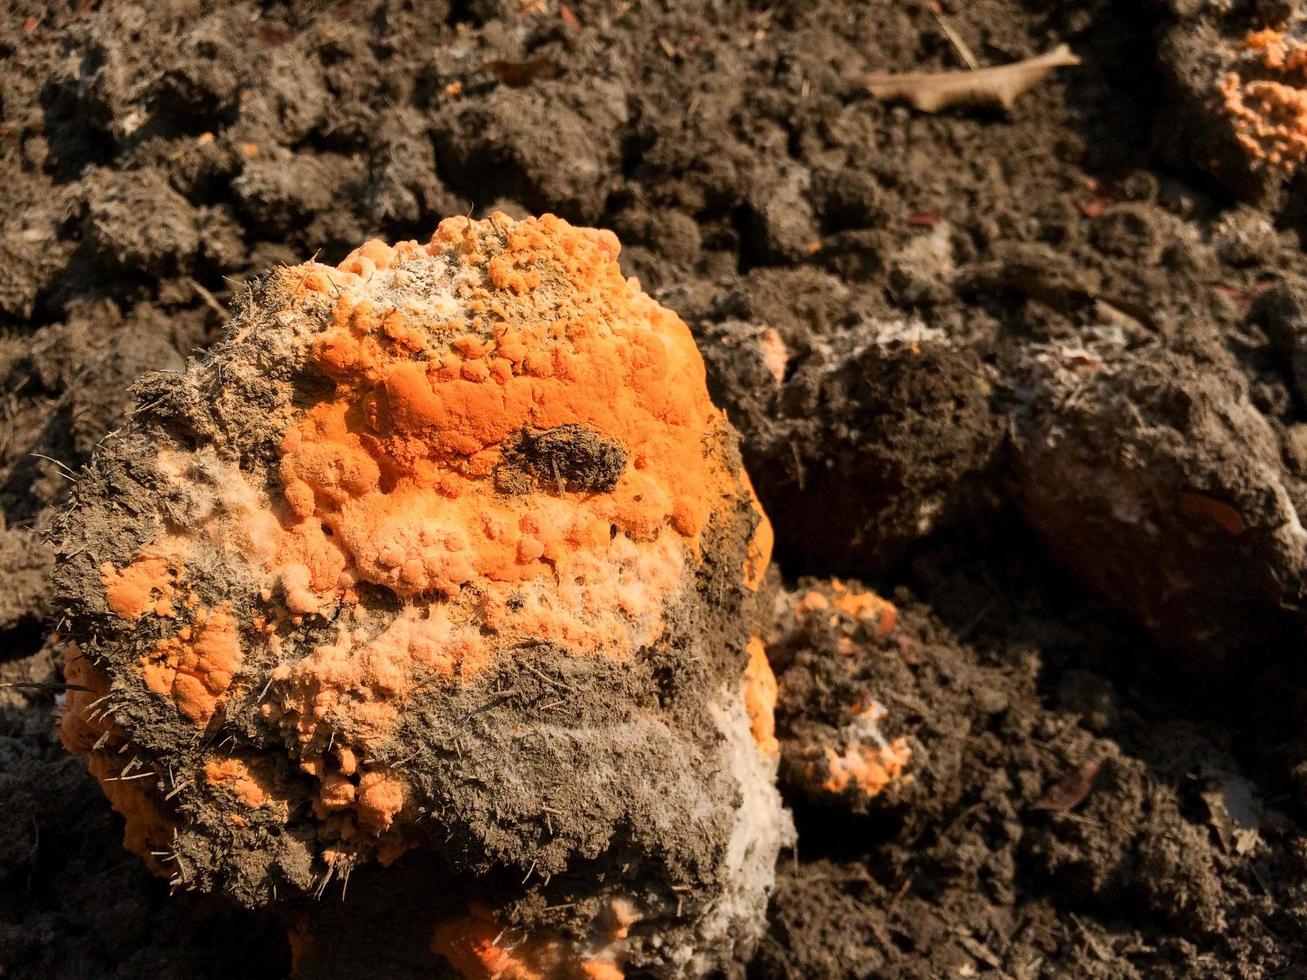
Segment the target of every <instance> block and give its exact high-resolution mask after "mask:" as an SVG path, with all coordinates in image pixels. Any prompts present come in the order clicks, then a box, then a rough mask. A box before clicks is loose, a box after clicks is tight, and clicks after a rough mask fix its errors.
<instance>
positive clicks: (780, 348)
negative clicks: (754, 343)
mask: <svg viewBox="0 0 1307 980" xmlns="http://www.w3.org/2000/svg"><path fill="white" fill-rule="evenodd" d="M819 247H820V246H819ZM758 343H759V344H760V345H761V347H762V359H763V362H764V363H765V364H766V365H767V370H768V371H770V372H771V376H772V377H773V378H775V379H776V383H777V384H780V382H782V381H784V380H785V369H786V366H787V365H788V364H789V363H790V352H789V349H788V348H787V347H786V346H785V341H784V340H783V339H781V334H780V331H779V330H777V329H776V328H775V327H767V328H766V329H765V330H763V332H762V336H761V337H759V338H758Z"/></svg>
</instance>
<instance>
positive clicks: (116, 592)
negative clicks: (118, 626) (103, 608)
mask: <svg viewBox="0 0 1307 980" xmlns="http://www.w3.org/2000/svg"><path fill="white" fill-rule="evenodd" d="M186 553H187V549H186V546H185V543H184V542H183V541H181V540H180V539H178V538H173V537H169V536H164V537H162V538H160V539H159V540H158V541H156V542H155V543H154V544H152V545H150V546H149V547H147V548H145V549H143V550H142V551H141V553H140V554H139V555H137V556H136V557H135V558H134V559H132V561H131V562H130V563H129V564H128V565H127V566H126V567H125V568H122V569H119V568H115V567H114V566H113V565H112V564H111V563H109V562H105V563H104V564H103V565H101V566H100V582H101V584H102V585H103V586H104V597H105V601H106V602H107V603H108V604H109V608H110V609H112V610H113V612H114V613H115V614H116V615H118V616H121V617H122V618H123V619H140V618H141V617H142V616H144V615H145V614H146V613H147V612H150V613H153V614H154V615H156V616H174V615H176V611H175V610H174V609H173V598H174V593H175V591H176V587H177V583H178V582H179V581H180V579H181V577H182V575H183V573H184V571H185V567H186V566H185V561H186Z"/></svg>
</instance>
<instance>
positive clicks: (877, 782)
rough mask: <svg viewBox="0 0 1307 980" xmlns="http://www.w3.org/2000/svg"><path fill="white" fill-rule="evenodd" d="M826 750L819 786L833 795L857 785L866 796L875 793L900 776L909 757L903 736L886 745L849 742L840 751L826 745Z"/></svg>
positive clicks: (910, 756)
mask: <svg viewBox="0 0 1307 980" xmlns="http://www.w3.org/2000/svg"><path fill="white" fill-rule="evenodd" d="M825 752H826V760H825V761H826V772H827V776H826V779H825V780H824V781H823V782H822V784H821V786H822V789H824V790H825V791H826V792H828V793H832V794H835V795H838V794H841V793H843V792H845V791H846V790H848V789H849V787H850V786H856V787H857V788H858V789H859V790H861V791H862V792H863V793H865V794H866V795H867V796H869V797H870V796H878V795H880V793H881V792H882V791H883V790H884V789H885V788H886V787H887V786H889V785H890V784H892V783H894V782H895V781H897V780H898V779H900V778H902V776H903V771H904V768H905V767H906V766H907V764H908V762H909V761H910V760H911V758H912V752H911V750H910V749H909V748H908V744H907V740H906V739H903V738H897V739H895V740H894V741H893V742H890V743H889V744H887V745H848V746H845V747H844V749H843V751H842V752H837V751H836V750H835V749H833V748H831V747H830V746H826V747H825ZM814 768H815V767H814ZM813 774H814V775H815V774H816V773H815V771H814V773H813Z"/></svg>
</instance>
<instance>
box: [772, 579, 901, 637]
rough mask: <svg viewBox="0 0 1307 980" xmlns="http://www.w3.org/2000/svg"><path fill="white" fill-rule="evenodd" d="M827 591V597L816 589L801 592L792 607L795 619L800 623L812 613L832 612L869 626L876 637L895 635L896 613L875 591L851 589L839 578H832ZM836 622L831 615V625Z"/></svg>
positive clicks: (890, 604) (890, 603) (889, 603)
mask: <svg viewBox="0 0 1307 980" xmlns="http://www.w3.org/2000/svg"><path fill="white" fill-rule="evenodd" d="M828 591H829V593H830V594H829V595H826V594H825V593H823V592H821V591H819V590H817V589H810V590H809V591H807V592H806V593H804V595H803V597H802V598H801V599H800V600H799V601H798V603H797V604H796V605H795V607H794V615H795V617H796V618H797V619H800V620H801V619H803V618H804V617H805V616H808V615H811V614H813V613H818V612H822V611H825V610H830V609H834V610H838V611H839V612H842V613H847V614H848V615H850V616H853V617H854V618H855V619H859V620H862V621H863V622H866V623H868V624H871V625H872V626H873V628H874V631H875V634H876V636H878V637H885V636H889V634H890V633H892V632H894V626H895V624H896V623H897V621H898V611H897V610H896V609H895V608H894V604H893V603H892V602H889V601H888V600H886V599H882V598H881V597H880V596H878V595H876V593H874V592H870V591H867V590H865V589H858V588H850V587H849V586H848V585H847V584H846V583H844V582H842V581H840V580H839V579H831V581H830V584H829V586H828ZM836 621H837V617H836V616H835V615H834V614H832V615H831V616H830V625H832V626H834V625H835V624H836Z"/></svg>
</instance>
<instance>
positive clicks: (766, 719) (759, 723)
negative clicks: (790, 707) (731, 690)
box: [744, 636, 780, 755]
mask: <svg viewBox="0 0 1307 980" xmlns="http://www.w3.org/2000/svg"><path fill="white" fill-rule="evenodd" d="M776 696H777V686H776V675H775V674H774V673H773V672H772V669H771V664H770V663H768V662H767V647H766V646H765V645H764V644H763V642H762V639H761V638H759V637H757V636H754V637H750V638H749V665H748V666H747V667H746V668H745V669H744V709H745V711H747V712H748V714H749V727H750V729H751V730H752V731H753V740H754V741H755V742H757V743H758V748H759V749H760V750H761V751H762V753H763V754H764V755H776V753H777V752H779V751H780V743H779V742H778V741H777V740H776Z"/></svg>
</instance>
